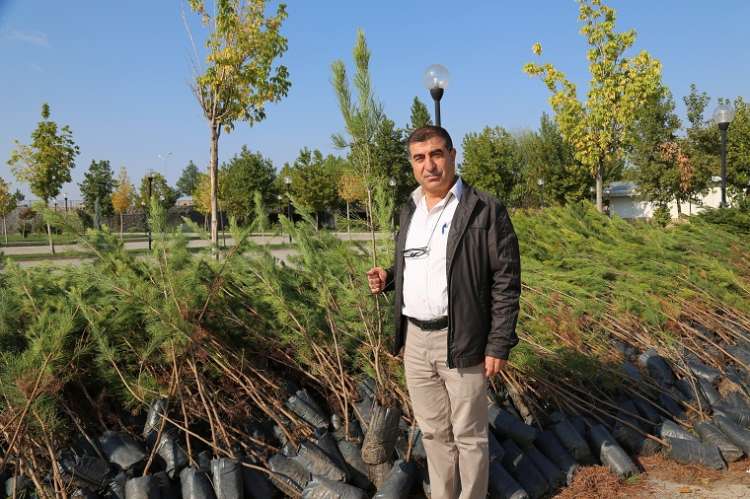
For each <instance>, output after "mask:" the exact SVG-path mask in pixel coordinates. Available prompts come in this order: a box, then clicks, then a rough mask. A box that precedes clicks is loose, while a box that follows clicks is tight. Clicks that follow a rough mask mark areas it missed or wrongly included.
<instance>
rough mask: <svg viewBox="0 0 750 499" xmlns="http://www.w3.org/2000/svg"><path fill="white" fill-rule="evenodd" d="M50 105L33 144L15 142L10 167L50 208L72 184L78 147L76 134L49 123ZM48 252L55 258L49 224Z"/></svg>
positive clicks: (45, 107) (33, 134) (44, 106)
mask: <svg viewBox="0 0 750 499" xmlns="http://www.w3.org/2000/svg"><path fill="white" fill-rule="evenodd" d="M49 116H50V112H49V105H48V104H46V103H45V104H44V105H42V121H40V122H39V124H38V125H37V127H36V129H35V130H34V131H33V132H32V133H31V144H30V145H24V144H21V143H20V142H18V141H17V140H16V141H15V144H16V147H15V149H14V150H13V151H12V152H11V155H10V159H9V160H8V165H10V168H11V170H12V171H13V174H14V175H15V176H16V178H17V179H18V180H19V181H21V182H27V183H28V184H29V187H30V188H31V192H32V193H33V194H34V195H35V196H37V197H38V198H39V199H41V200H42V201H44V204H45V205H48V204H49V201H50V199H53V198H56V197H57V196H58V195H59V194H60V190H61V189H62V186H63V185H64V184H66V183H67V182H70V181H71V177H70V171H71V170H72V169H73V168H74V167H75V157H76V156H77V155H78V154H79V149H78V146H77V145H76V144H75V142H74V141H73V132H72V131H71V130H70V127H69V126H68V125H65V126H63V127H62V128H59V129H58V126H57V123H55V122H54V121H52V120H50V119H49ZM47 237H48V239H49V249H50V252H51V253H52V254H55V245H54V243H53V241H52V226H51V225H50V223H49V221H47Z"/></svg>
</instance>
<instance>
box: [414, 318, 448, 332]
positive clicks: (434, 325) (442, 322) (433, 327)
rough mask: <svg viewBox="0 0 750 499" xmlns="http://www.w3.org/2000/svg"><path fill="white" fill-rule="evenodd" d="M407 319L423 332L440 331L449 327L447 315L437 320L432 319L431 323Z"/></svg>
mask: <svg viewBox="0 0 750 499" xmlns="http://www.w3.org/2000/svg"><path fill="white" fill-rule="evenodd" d="M407 319H409V322H411V323H412V324H414V325H415V326H417V327H418V328H419V329H421V330H423V331H439V330H441V329H445V328H447V327H448V316H447V315H445V316H443V317H438V318H437V319H432V320H431V321H420V320H419V319H415V318H414V317H407Z"/></svg>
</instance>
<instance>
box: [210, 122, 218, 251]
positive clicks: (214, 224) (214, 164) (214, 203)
mask: <svg viewBox="0 0 750 499" xmlns="http://www.w3.org/2000/svg"><path fill="white" fill-rule="evenodd" d="M210 127H211V160H210V162H209V164H208V175H209V178H210V181H211V243H212V244H213V247H214V250H215V251H217V253H216V257H217V258H218V256H219V254H218V249H219V178H218V176H219V175H218V173H219V135H220V134H221V127H220V126H219V125H218V124H217V123H214V122H212V123H211V124H210Z"/></svg>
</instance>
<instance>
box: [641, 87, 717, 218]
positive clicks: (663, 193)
mask: <svg viewBox="0 0 750 499" xmlns="http://www.w3.org/2000/svg"><path fill="white" fill-rule="evenodd" d="M681 126H682V124H681V122H680V119H679V118H678V116H677V114H676V113H675V104H674V99H673V98H672V94H671V92H670V91H669V90H668V89H667V88H666V87H662V89H661V91H660V92H659V93H658V94H656V95H654V96H652V98H651V100H650V101H649V102H648V103H647V105H646V106H644V107H643V108H642V109H641V110H640V111H639V113H638V119H637V122H636V126H635V133H634V137H633V146H632V151H631V153H630V160H631V163H632V164H633V168H632V175H631V176H632V178H633V180H634V181H635V182H636V183H637V185H638V190H639V193H640V195H641V196H642V197H643V198H644V199H647V200H649V201H651V202H653V203H655V204H657V205H658V206H660V207H661V208H662V209H667V208H668V204H669V203H670V202H672V201H675V202H676V204H677V213H678V214H679V213H681V212H682V205H683V204H684V203H685V202H687V201H689V200H691V199H693V198H694V197H695V196H696V195H697V194H698V193H700V192H702V191H704V190H706V189H707V187H708V181H709V179H710V177H711V174H710V171H709V170H708V169H705V168H701V165H700V164H699V163H694V162H693V161H691V159H690V157H689V156H688V154H687V152H686V150H685V149H686V148H685V141H684V140H683V139H681V138H680V137H678V131H679V130H680V128H681Z"/></svg>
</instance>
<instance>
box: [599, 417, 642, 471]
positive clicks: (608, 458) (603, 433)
mask: <svg viewBox="0 0 750 499" xmlns="http://www.w3.org/2000/svg"><path fill="white" fill-rule="evenodd" d="M589 436H590V437H591V444H592V447H593V448H594V450H595V451H598V453H599V460H600V461H601V462H602V464H604V465H606V466H607V468H609V469H610V470H611V471H612V472H614V473H615V474H617V476H619V477H620V478H626V477H629V476H631V475H636V474H637V473H638V468H636V466H635V464H634V463H633V461H632V460H631V459H630V456H628V455H627V453H626V452H625V450H623V448H622V447H620V446H619V445H618V444H617V442H616V441H615V439H614V437H613V436H612V435H610V434H609V432H608V431H607V429H606V428H605V427H604V426H603V425H600V424H596V425H594V426H592V427H591V429H590V430H589Z"/></svg>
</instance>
